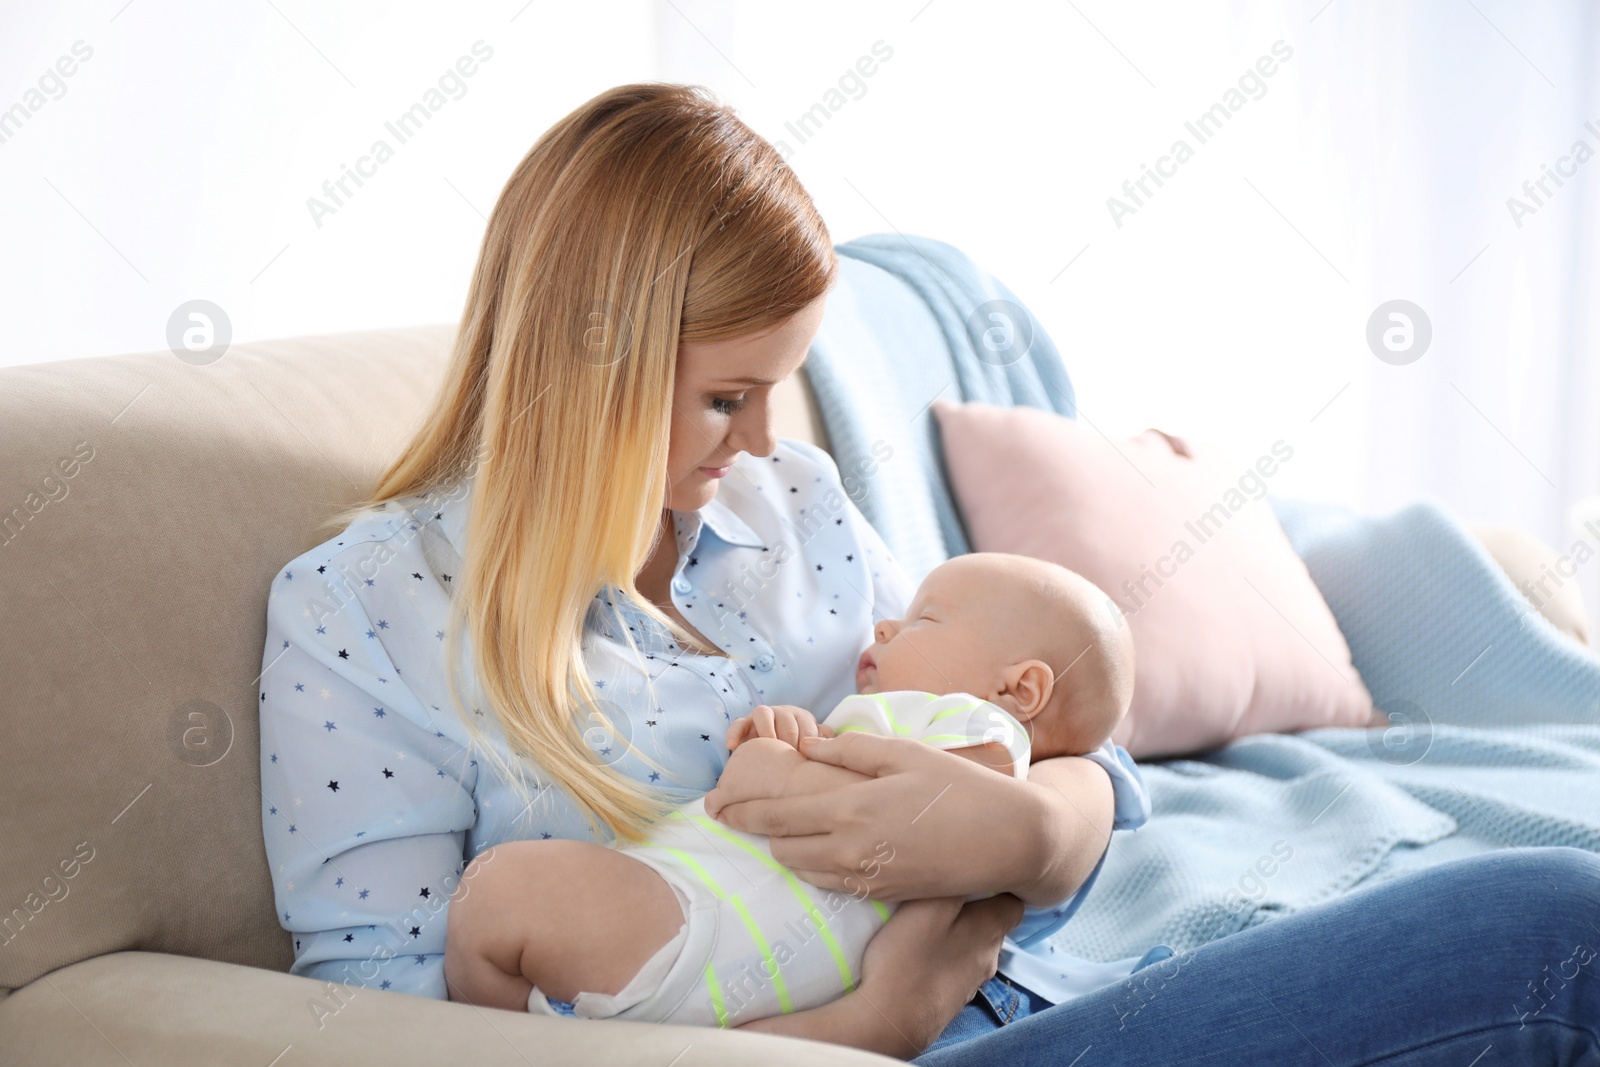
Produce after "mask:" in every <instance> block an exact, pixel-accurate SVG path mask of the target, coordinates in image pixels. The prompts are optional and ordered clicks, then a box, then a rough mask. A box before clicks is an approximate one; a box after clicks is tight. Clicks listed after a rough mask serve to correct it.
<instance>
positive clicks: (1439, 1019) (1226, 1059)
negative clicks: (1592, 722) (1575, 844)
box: [915, 848, 1600, 1067]
mask: <svg viewBox="0 0 1600 1067" xmlns="http://www.w3.org/2000/svg"><path fill="white" fill-rule="evenodd" d="M987 991H988V992H989V993H990V994H995V996H994V997H990V996H980V997H978V998H976V999H975V1000H974V1002H973V1003H972V1004H969V1005H968V1006H967V1007H966V1008H964V1009H963V1010H962V1013H961V1014H960V1015H959V1016H957V1017H956V1020H955V1021H954V1022H953V1023H951V1025H950V1026H949V1027H947V1028H946V1030H945V1031H944V1033H943V1034H941V1035H940V1037H939V1039H938V1040H937V1041H936V1042H935V1043H934V1044H933V1045H932V1046H930V1047H929V1049H928V1050H927V1051H925V1052H924V1053H923V1054H922V1056H920V1057H918V1058H917V1060H916V1061H915V1062H917V1063H920V1064H926V1065H929V1067H951V1065H965V1064H983V1065H985V1067H988V1065H991V1064H992V1065H996V1067H1034V1065H1038V1067H1044V1065H1053V1067H1069V1065H1073V1064H1076V1065H1077V1067H1113V1065H1118V1064H1140V1065H1143V1064H1163V1065H1179V1064H1181V1065H1183V1067H1234V1065H1237V1064H1273V1065H1282V1064H1315V1065H1317V1067H1347V1065H1348V1067H1353V1065H1357V1064H1385V1065H1387V1067H1401V1065H1415V1064H1441V1065H1446V1064H1448V1065H1451V1067H1468V1065H1476V1067H1498V1065H1502V1064H1518V1065H1529V1067H1532V1065H1537V1064H1563V1065H1566V1064H1573V1065H1576V1064H1586V1065H1590V1067H1594V1065H1600V856H1597V855H1595V854H1593V853H1590V852H1584V851H1581V850H1579V849H1572V848H1523V849H1504V850H1501V851H1497V852H1491V853H1488V854H1486V855H1480V856H1473V857H1470V858H1468V859H1461V860H1454V861H1451V862H1448V863H1442V864H1440V865H1439V866H1437V867H1432V868H1429V869H1427V870H1424V871H1418V872H1415V873H1413V874H1408V875H1404V876H1401V877H1398V878H1395V879H1393V880H1391V881H1387V882H1381V883H1378V884H1376V885H1372V886H1367V887H1363V888H1361V889H1357V890H1355V891H1354V892H1351V893H1349V894H1346V895H1345V896H1343V897H1340V898H1339V899H1337V900H1333V901H1330V902H1328V903H1325V904H1322V905H1319V906H1317V907H1314V908H1309V909H1307V910H1305V911H1301V912H1297V913H1295V914H1292V915H1287V916H1284V917H1282V918H1278V919H1273V920H1270V921H1269V922H1266V923H1264V924H1262V925H1260V926H1255V927H1252V928H1250V929H1248V930H1243V931H1241V932H1239V933H1237V934H1233V935H1231V936H1228V937H1224V938H1222V939H1220V940H1218V941H1213V942H1211V943H1210V944H1207V945H1203V946H1201V947H1200V948H1198V949H1194V950H1192V951H1189V952H1184V953H1180V954H1178V955H1176V956H1173V957H1172V958H1170V959H1167V960H1163V961H1161V962H1159V963H1154V964H1151V965H1150V966H1147V967H1145V968H1144V969H1142V970H1139V971H1135V972H1134V973H1133V974H1132V975H1130V976H1129V977H1128V978H1127V979H1125V980H1123V981H1121V982H1118V983H1116V984H1114V985H1110V986H1107V987H1106V988H1104V989H1100V990H1096V991H1095V992H1093V993H1088V994H1085V995H1083V996H1081V997H1077V998H1075V999H1073V1000H1070V1001H1068V1002H1066V1003H1065V1004H1058V1005H1053V1006H1043V1005H1042V1004H1041V1003H1040V1002H1039V1001H1038V998H1033V997H1029V996H1027V995H1026V991H1024V992H1023V995H1022V996H1021V997H1020V998H1019V1002H1018V1004H1017V1009H1018V1010H1016V1011H1014V1012H1012V1013H1011V1016H1012V1021H1010V1022H1004V1023H1002V1022H1001V1021H999V1014H1003V1012H1002V1013H998V1014H997V1012H996V1011H995V1010H994V1008H995V1007H996V1001H998V1006H999V1007H1001V1008H1004V1007H1005V1006H1006V1005H1007V1004H1008V1003H1009V998H1008V997H1007V996H1006V995H1005V994H1004V993H1003V992H1001V991H999V990H997V989H996V988H995V987H994V982H991V983H990V984H989V987H987ZM1023 1001H1026V1002H1027V1003H1026V1004H1024V1003H1022V1002H1023ZM1036 1005H1038V1006H1037V1007H1035V1006H1036ZM1080 1057H1081V1058H1080Z"/></svg>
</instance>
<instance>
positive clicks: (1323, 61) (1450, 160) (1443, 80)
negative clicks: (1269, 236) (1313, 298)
mask: <svg viewBox="0 0 1600 1067" xmlns="http://www.w3.org/2000/svg"><path fill="white" fill-rule="evenodd" d="M1323 2H1324V0H1317V3H1318V4H1321V3H1323ZM1302 37H1303V42H1304V43H1303V44H1302V45H1301V60H1302V61H1303V63H1304V67H1303V69H1302V83H1301V90H1302V105H1303V113H1304V114H1305V115H1306V116H1307V124H1308V126H1309V127H1310V128H1312V129H1315V130H1318V131H1321V132H1325V133H1326V135H1327V136H1328V137H1329V138H1330V140H1331V144H1332V147H1333V151H1332V153H1331V154H1330V155H1331V158H1333V159H1336V160H1338V161H1339V162H1340V164H1341V167H1342V170H1343V175H1344V179H1345V181H1346V182H1347V183H1348V189H1349V192H1350V196H1349V199H1348V203H1349V207H1350V211H1351V217H1350V220H1349V221H1350V225H1351V226H1352V228H1353V230H1354V232H1355V234H1356V235H1357V236H1358V240H1359V242H1360V244H1359V247H1360V249H1361V260H1362V262H1363V264H1364V273H1365V275H1366V278H1365V284H1366V286H1367V291H1368V297H1369V303H1370V304H1372V305H1373V306H1376V305H1377V304H1379V303H1380V302H1382V301H1386V300H1389V299H1392V298H1404V299H1408V300H1411V301H1414V302H1415V303H1417V304H1418V305H1420V306H1421V307H1422V308H1423V309H1424V310H1425V311H1426V312H1427V314H1428V316H1429V317H1430V318H1431V320H1432V328H1433V339H1432V345H1431V348H1430V349H1429V351H1427V352H1426V353H1425V355H1424V356H1423V357H1422V358H1420V359H1418V360H1417V361H1416V362H1414V363H1410V364H1407V365H1402V366H1391V365H1388V364H1385V363H1382V362H1378V361H1376V360H1374V361H1372V362H1370V363H1369V364H1368V366H1367V370H1368V373H1369V374H1370V393H1369V396H1370V401H1369V402H1370V405H1371V409H1370V415H1369V418H1368V420H1367V427H1368V428H1367V455H1366V462H1365V481H1366V486H1367V493H1366V499H1367V502H1368V504H1369V505H1371V506H1372V507H1374V508H1377V509H1387V508H1389V507H1393V506H1398V505H1399V504H1402V503H1404V502H1405V501H1407V500H1410V499H1412V498H1414V497H1415V496H1417V495H1418V494H1419V493H1427V494H1431V495H1434V496H1436V497H1438V498H1440V499H1443V500H1444V501H1446V502H1448V503H1449V504H1450V505H1451V506H1452V507H1454V508H1455V509H1456V510H1457V511H1459V512H1461V513H1463V514H1464V515H1467V516H1469V517H1471V518H1477V519H1483V520H1488V521H1504V522H1510V523H1516V524H1519V525H1522V526H1524V527H1527V528H1529V529H1531V530H1533V531H1534V532H1535V533H1537V534H1539V535H1540V536H1541V537H1542V538H1543V539H1544V540H1546V541H1548V542H1549V543H1551V544H1552V545H1553V546H1554V547H1556V548H1557V550H1558V551H1559V552H1562V553H1564V554H1569V555H1571V556H1572V557H1573V563H1572V564H1571V565H1570V566H1569V568H1568V569H1570V570H1572V571H1575V574H1574V575H1573V576H1572V578H1571V579H1567V578H1566V577H1565V576H1563V577H1562V580H1576V581H1578V582H1580V583H1581V585H1582V587H1583V588H1585V591H1586V593H1587V595H1588V603H1589V606H1590V610H1591V613H1594V612H1595V609H1596V606H1597V605H1600V561H1591V562H1588V563H1586V564H1583V565H1578V562H1577V561H1578V560H1579V559H1581V558H1584V557H1586V556H1587V552H1585V551H1584V550H1583V548H1582V547H1581V546H1578V545H1577V542H1578V541H1579V540H1580V539H1581V540H1583V541H1586V542H1587V546H1588V548H1589V549H1600V308H1597V303H1596V300H1595V297H1596V295H1597V294H1600V92H1597V89H1600V83H1597V76H1596V64H1597V62H1600V8H1597V6H1596V5H1595V4H1592V3H1587V4H1578V3H1554V2H1551V3H1526V4H1524V3H1512V2H1504V3H1492V2H1489V0H1460V2H1440V3H1423V4H1414V5H1413V4H1405V5H1398V4H1381V5H1380V4H1377V3H1352V2H1349V0H1334V2H1333V3H1331V4H1328V5H1327V6H1326V8H1325V9H1323V10H1321V11H1320V14H1316V16H1315V19H1314V21H1309V22H1308V24H1307V28H1306V31H1305V32H1304V34H1303V35H1302ZM1589 523H1592V524H1593V525H1587V524H1589ZM1574 547H1579V551H1578V552H1577V553H1573V551H1572V550H1573V549H1574Z"/></svg>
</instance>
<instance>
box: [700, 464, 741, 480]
mask: <svg viewBox="0 0 1600 1067" xmlns="http://www.w3.org/2000/svg"><path fill="white" fill-rule="evenodd" d="M731 470H733V464H732V463H730V464H728V465H727V466H726V467H701V468H700V473H701V474H704V475H705V476H706V477H707V478H725V477H727V475H728V472H729V471H731Z"/></svg>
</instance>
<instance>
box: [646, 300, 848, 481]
mask: <svg viewBox="0 0 1600 1067" xmlns="http://www.w3.org/2000/svg"><path fill="white" fill-rule="evenodd" d="M826 299H827V298H826V297H818V298H817V299H816V300H814V301H813V302H811V303H810V304H807V305H806V306H805V307H804V308H802V309H801V310H799V311H797V312H795V313H794V314H793V315H791V316H790V317H789V318H787V319H784V320H783V321H782V322H780V323H778V324H777V325H775V326H772V327H769V328H768V329H766V330H763V331H762V332H760V333H754V334H750V335H748V336H745V337H735V338H733V339H732V340H728V341H716V342H713V343H710V344H680V345H679V346H678V366H677V370H676V372H675V375H674V378H675V381H674V383H673V390H672V441H671V444H670V445H669V446H668V450H667V507H669V508H671V509H672V510H673V511H698V510H699V509H700V508H702V507H704V506H705V505H706V504H708V503H710V502H711V498H712V497H714V496H716V495H717V484H718V482H719V481H720V479H721V477H722V476H723V475H725V474H727V473H728V470H729V468H730V467H731V466H732V465H733V462H734V460H736V459H738V458H739V454H740V453H741V452H748V453H750V454H751V455H752V456H768V455H771V454H772V452H773V450H774V449H775V448H776V447H777V439H776V437H774V435H773V433H772V404H771V396H772V388H773V386H774V385H776V384H777V383H778V382H780V381H782V380H783V379H785V378H787V377H788V376H789V375H791V374H793V373H794V372H795V371H796V370H798V369H799V367H800V364H802V363H804V362H805V358H806V352H807V351H808V350H809V349H810V348H811V341H812V338H814V337H816V335H817V329H818V327H820V326H821V325H822V310H823V303H824V301H825V300H826Z"/></svg>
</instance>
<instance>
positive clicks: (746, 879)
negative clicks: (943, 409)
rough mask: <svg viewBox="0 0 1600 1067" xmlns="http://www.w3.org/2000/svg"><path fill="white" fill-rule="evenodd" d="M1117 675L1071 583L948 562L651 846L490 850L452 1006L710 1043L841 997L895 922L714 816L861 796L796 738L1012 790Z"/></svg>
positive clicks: (1066, 576) (746, 742)
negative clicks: (872, 745)
mask: <svg viewBox="0 0 1600 1067" xmlns="http://www.w3.org/2000/svg"><path fill="white" fill-rule="evenodd" d="M1133 676H1134V652H1133V639H1132V636H1131V634H1130V632H1129V629H1128V627H1127V626H1126V625H1125V624H1124V622H1123V619H1122V616H1121V613H1120V612H1119V611H1118V610H1117V609H1116V607H1115V605H1114V604H1112V603H1111V601H1110V600H1109V599H1108V598H1107V597H1106V595H1105V594H1104V593H1102V592H1101V591H1100V590H1099V589H1098V588H1096V587H1095V586H1094V585H1093V584H1092V583H1090V582H1089V581H1088V580H1087V579H1085V578H1083V577H1081V576H1079V575H1077V574H1074V573H1073V572H1072V571H1069V570H1067V569H1066V568H1064V567H1060V566H1057V565H1055V564H1052V563H1047V562H1044V561H1042V560H1037V559H1033V558H1030V557H1026V556H1018V555H1011V554H1008V553H995V552H977V553H971V554H968V555H963V556H957V557H955V558H953V559H951V560H949V561H948V562H946V563H944V564H941V565H940V566H938V567H936V568H935V569H934V570H933V571H932V572H930V573H929V574H928V576H927V578H926V579H925V580H924V581H923V583H922V585H921V587H920V588H919V589H918V590H917V593H916V596H915V597H914V598H913V600H912V601H911V604H910V606H909V608H908V609H907V612H906V617H905V618H903V619H898V620H890V619H885V620H883V621H882V622H879V623H878V625H877V626H876V628H875V630H874V633H873V642H872V644H871V645H869V646H868V648H867V649H866V651H865V652H863V653H862V654H861V658H860V660H859V661H858V663H857V666H856V689H857V690H858V692H857V693H856V695H853V696H849V697H846V698H845V699H844V700H842V701H840V702H839V704H838V705H837V706H836V707H834V708H833V709H832V710H831V711H830V713H829V714H828V715H827V717H826V718H825V719H824V720H823V721H822V722H821V723H818V722H817V721H816V720H815V719H814V718H813V717H812V716H811V714H810V713H809V712H807V711H805V710H804V709H801V708H795V707H791V706H787V705H785V706H778V707H771V706H768V705H763V706H761V707H758V708H757V709H755V711H754V712H752V713H751V714H750V715H748V716H745V717H742V718H740V719H739V720H737V721H736V722H734V723H733V725H732V726H731V727H730V728H729V730H728V737H727V742H728V747H729V748H730V749H732V750H733V751H732V754H731V755H730V756H729V758H728V762H727V765H726V766H725V768H724V769H723V772H722V776H721V778H720V779H719V780H718V782H717V787H716V789H715V790H713V792H712V793H710V794H708V795H707V798H702V799H700V800H697V801H695V802H693V803H691V804H686V805H684V806H683V807H681V808H680V809H678V810H677V811H675V812H673V813H672V815H671V816H669V817H668V819H667V820H666V821H664V822H662V823H660V824H658V825H657V826H656V827H655V829H654V831H653V832H652V834H651V836H650V839H649V840H648V841H646V842H644V843H641V844H625V845H620V846H617V847H606V846H603V845H598V844H594V843H590V842H583V841H562V840H548V841H520V842H508V843H506V844H503V845H500V846H498V847H497V849H495V850H491V851H497V852H501V853H506V852H508V851H509V852H510V855H511V862H504V861H502V862H493V863H485V864H484V865H482V866H481V867H479V868H478V870H477V871H476V873H475V876H469V877H468V878H467V879H465V880H464V881H463V883H462V891H461V892H458V894H457V898H456V899H455V900H454V901H453V902H452V906H451V909H450V916H449V920H448V921H449V930H448V934H447V937H446V946H447V950H446V971H447V976H448V978H449V980H450V995H451V997H452V999H465V1000H470V1001H472V1002H474V1003H479V1004H491V1005H494V1006H499V1007H509V1006H512V1005H513V1004H515V1005H516V1006H517V1007H520V1006H521V1001H520V998H522V997H523V996H524V995H525V996H526V1005H527V1009H528V1010H529V1011H533V1012H543V1013H548V1014H562V1015H576V1016H580V1017H585V1018H620V1019H628V1020H636V1021H647V1022H669V1023H682V1024H690V1025H710V1026H737V1025H740V1024H743V1023H746V1022H750V1021H753V1020H755V1019H759V1018H765V1017H767V1016H771V1015H777V1014H779V1013H786V1012H792V1011H803V1010H806V1009H809V1008H814V1007H817V1006H820V1005H821V1004H825V1003H827V1002H829V1001H831V1000H834V999H835V998H837V997H840V996H843V995H844V994H845V993H847V992H849V991H850V990H852V989H853V988H854V987H855V983H856V981H857V980H858V979H859V977H860V973H861V971H860V968H861V957H862V953H863V952H864V951H865V949H866V944H867V942H868V941H869V940H871V937H872V935H873V934H874V933H876V932H877V931H878V929H880V928H881V927H882V925H883V924H884V922H886V921H887V920H888V918H889V915H890V914H891V913H892V911H893V909H894V907H895V905H894V904H886V903H883V902H880V901H876V900H873V899H870V897H869V896H868V889H869V888H870V886H869V884H868V883H870V877H865V880H864V882H863V884H862V885H861V887H860V889H859V891H853V892H851V893H841V892H838V891H834V890H824V889H821V888H819V887H817V886H814V885H811V884H810V883H808V882H805V881H802V880H801V879H800V878H799V877H798V876H796V875H795V874H794V873H793V872H791V871H790V870H788V869H787V868H785V867H784V866H783V865H781V864H779V863H778V862H777V861H776V860H774V859H773V858H772V854H771V852H770V851H769V849H768V847H767V838H766V837H764V836H760V835H756V834H746V833H742V832H740V831H737V830H733V829H731V828H730V827H727V826H725V825H723V824H722V823H720V822H718V821H717V820H716V819H715V818H713V817H712V814H714V813H715V812H716V811H719V810H720V809H721V807H723V806H725V805H727V804H729V803H733V802H736V801H744V800H751V799H756V798H762V797H780V796H793V795H801V794H811V793H820V792H826V791H828V790H830V789H834V788H838V787H839V786H840V785H841V784H844V783H847V782H853V781H860V780H863V776H862V775H860V774H857V773H856V772H854V771H851V770H848V769H846V768H843V767H835V766H832V765H830V764H826V763H821V762H813V761H811V760H808V759H806V758H805V757H804V756H803V755H801V754H800V752H799V751H798V750H797V748H796V746H797V745H798V744H799V741H800V739H801V738H802V737H804V736H810V735H821V736H832V735H836V734H842V733H845V732H848V731H851V730H863V731H867V732H871V733H878V734H885V735H889V736H906V737H912V738H915V739H917V740H920V741H922V742H924V743H926V744H929V745H933V746H935V747H938V748H942V749H946V750H948V751H951V752H954V753H955V754H957V755H959V756H963V757H966V758H968V759H972V760H975V761H977V762H979V763H982V764H984V765H986V766H989V767H992V768H994V769H995V770H997V771H999V772H1000V773H1003V774H1010V775H1015V776H1016V777H1019V778H1022V777H1026V775H1027V771H1028V764H1029V762H1030V761H1031V760H1034V759H1048V758H1051V757H1054V756H1066V755H1082V754H1084V753H1086V752H1090V751H1092V750H1094V749H1097V748H1099V747H1100V746H1101V744H1102V743H1104V742H1105V741H1106V739H1107V738H1109V737H1110V736H1111V732H1112V730H1114V729H1115V728H1116V726H1117V724H1118V722H1120V721H1121V719H1122V716H1123V714H1124V713H1125V712H1126V711H1127V709H1128V703H1129V700H1130V699H1131V697H1132V694H1133ZM939 694H944V695H939ZM707 799H710V800H711V801H712V802H713V806H712V808H711V809H710V810H711V814H708V809H707V804H706V800H707ZM487 856H488V853H485V857H480V859H484V858H486V857H487ZM530 892H533V893H536V894H538V895H539V897H540V905H539V907H538V908H536V909H531V913H532V914H535V915H537V916H538V918H537V919H536V920H535V923H536V928H530V927H529V926H528V925H527V919H526V916H527V915H528V914H530V909H527V908H526V907H523V908H508V907H501V906H498V905H497V903H496V901H497V900H502V901H503V900H511V899H514V900H525V899H526V896H527V894H528V893H530ZM512 915H515V916H517V918H515V919H513V918H512V917H511V916H512ZM519 972H520V975H521V977H520V978H519V977H517V975H518V973H519ZM530 984H531V985H532V987H533V988H532V989H531V991H530V990H529V988H528V987H529V985H530Z"/></svg>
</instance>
